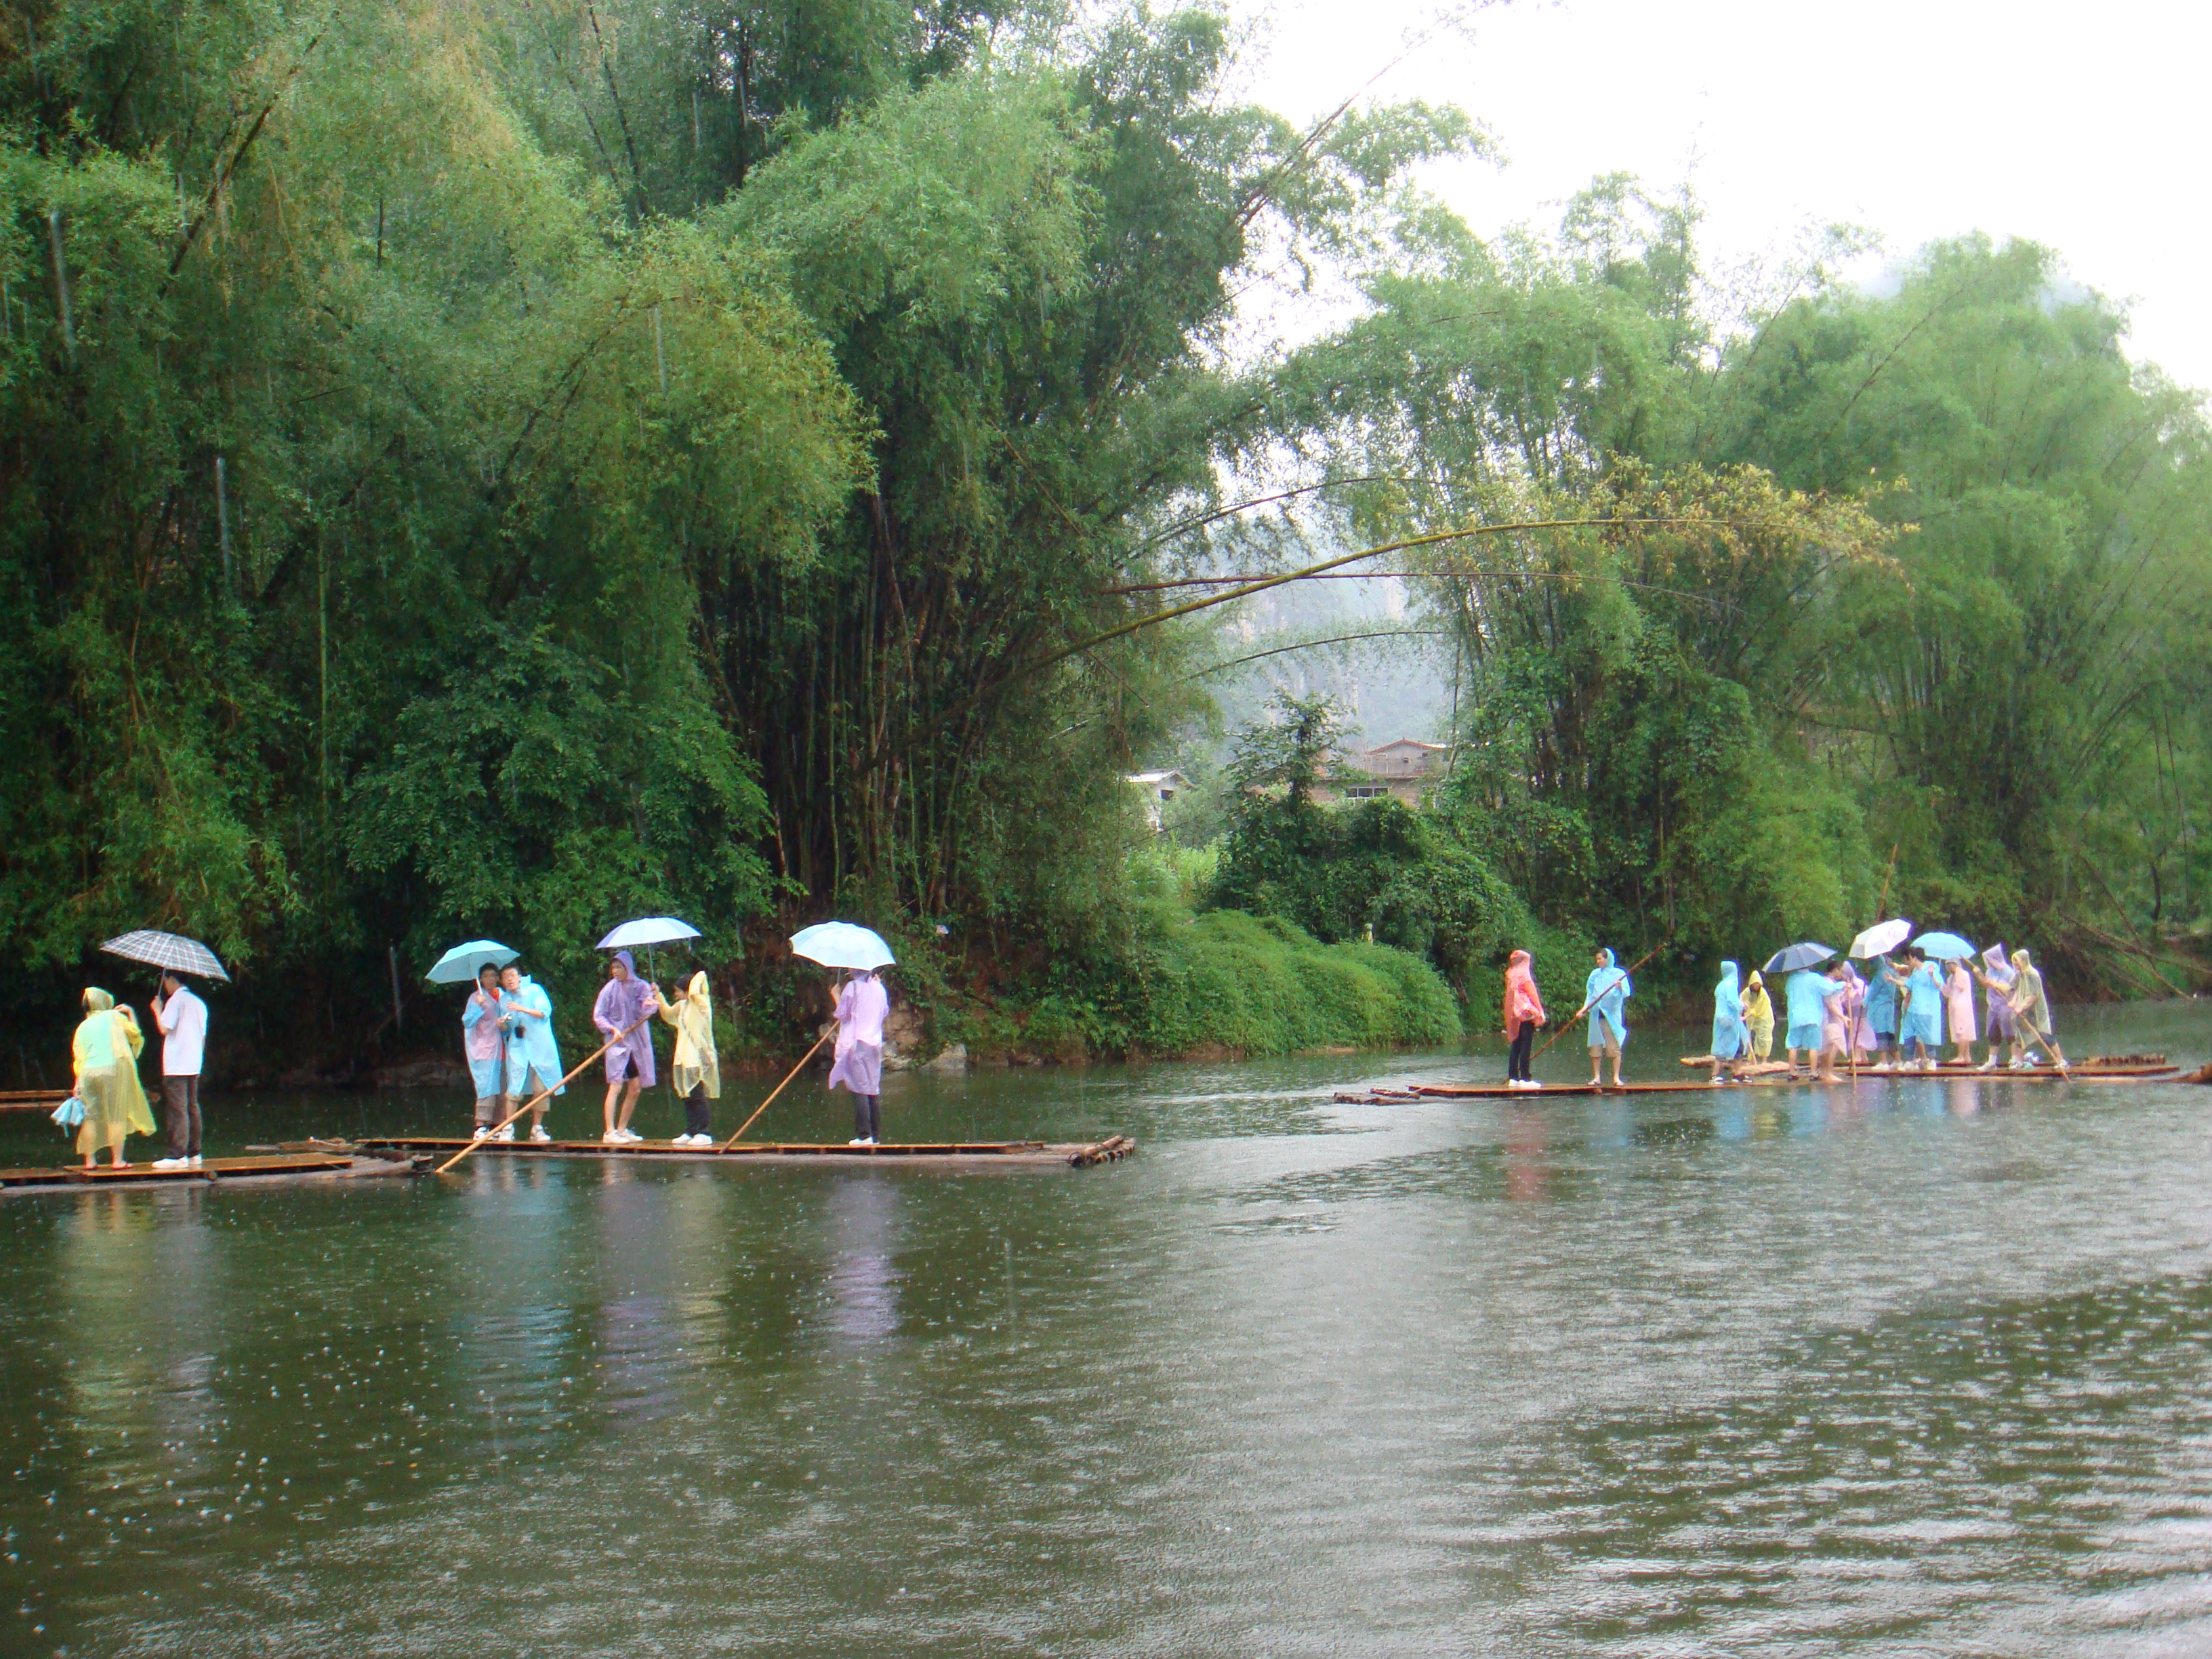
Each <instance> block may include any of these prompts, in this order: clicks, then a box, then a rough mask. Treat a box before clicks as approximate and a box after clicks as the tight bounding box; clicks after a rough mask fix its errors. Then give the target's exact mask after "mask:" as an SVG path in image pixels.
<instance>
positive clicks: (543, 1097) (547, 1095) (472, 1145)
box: [432, 1014, 653, 1175]
mask: <svg viewBox="0 0 2212 1659" xmlns="http://www.w3.org/2000/svg"><path fill="white" fill-rule="evenodd" d="M651 1018H653V1016H652V1015H651V1014H647V1015H646V1016H645V1017H644V1018H642V1019H640V1020H639V1021H638V1022H637V1023H636V1024H634V1025H630V1026H629V1027H627V1028H625V1029H624V1030H620V1031H617V1032H616V1033H615V1034H614V1035H613V1036H611V1037H609V1038H608V1039H607V1040H606V1041H605V1042H602V1043H601V1044H600V1045H599V1047H598V1048H594V1049H593V1050H592V1052H591V1053H590V1054H586V1056H585V1057H584V1059H583V1060H581V1061H580V1063H579V1064H578V1065H577V1066H576V1069H575V1070H574V1071H573V1072H571V1073H568V1076H566V1077H564V1078H562V1079H561V1080H560V1081H559V1082H558V1083H556V1084H555V1085H553V1087H552V1088H550V1089H541V1090H540V1091H538V1094H537V1095H536V1096H535V1097H532V1099H531V1100H530V1101H528V1102H527V1103H525V1104H523V1105H520V1106H518V1107H516V1108H515V1109H513V1111H511V1112H509V1113H508V1114H507V1115H506V1116H505V1117H503V1118H501V1120H500V1121H498V1122H497V1123H495V1124H494V1125H493V1126H492V1129H491V1133H490V1134H483V1135H478V1136H477V1138H476V1139H473V1140H471V1141H470V1142H469V1144H468V1145H467V1146H464V1147H462V1148H461V1150H460V1151H459V1152H455V1153H454V1154H453V1156H452V1157H451V1158H447V1160H446V1161H445V1162H444V1163H443V1164H440V1165H439V1166H438V1167H437V1169H436V1170H434V1171H433V1172H432V1173H433V1174H436V1175H443V1174H445V1173H446V1171H447V1170H450V1169H452V1168H453V1165H455V1164H459V1162H460V1161H461V1160H462V1159H463V1158H466V1157H467V1156H468V1155H469V1154H470V1153H471V1152H474V1151H476V1149H477V1147H479V1146H483V1144H484V1142H485V1141H487V1140H489V1139H491V1137H492V1135H495V1134H497V1133H499V1132H500V1131H501V1129H504V1128H505V1127H507V1125H508V1124H510V1123H512V1122H513V1121H514V1120H515V1119H517V1118H519V1117H520V1116H521V1115H523V1114H524V1113H525V1112H527V1111H532V1110H534V1109H536V1108H537V1107H538V1104H539V1103H541V1102H544V1101H547V1100H550V1099H551V1098H552V1097H553V1096H554V1095H555V1093H556V1092H557V1091H560V1090H562V1089H565V1088H567V1087H568V1085H570V1084H571V1083H573V1082H574V1081H575V1080H576V1079H577V1078H578V1077H579V1076H580V1075H581V1074H582V1073H583V1070H584V1067H585V1066H589V1065H590V1064H591V1063H592V1061H593V1060H597V1059H598V1058H599V1056H600V1055H601V1054H605V1053H606V1051H607V1050H608V1049H610V1048H613V1047H614V1046H615V1044H617V1042H621V1041H622V1040H623V1038H624V1037H626V1036H629V1034H630V1032H632V1031H635V1030H637V1028H638V1026H639V1025H642V1024H645V1023H646V1021H647V1020H649V1019H651Z"/></svg>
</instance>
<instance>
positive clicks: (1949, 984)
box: [1943, 962, 1974, 1042]
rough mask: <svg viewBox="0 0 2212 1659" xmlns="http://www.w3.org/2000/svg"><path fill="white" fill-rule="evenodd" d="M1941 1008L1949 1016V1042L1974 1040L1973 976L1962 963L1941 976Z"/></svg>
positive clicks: (1951, 967) (1957, 963)
mask: <svg viewBox="0 0 2212 1659" xmlns="http://www.w3.org/2000/svg"><path fill="white" fill-rule="evenodd" d="M1943 1006H1944V1009H1945V1011H1946V1012H1948V1014H1949V1016H1950V1026H1951V1041H1952V1042H1972V1041H1973V1040H1974V976H1973V975H1972V974H1970V973H1968V972H1967V971H1966V963H1963V962H1954V963H1952V964H1951V965H1950V967H1949V969H1948V970H1947V971H1946V972H1945V973H1944V975H1943Z"/></svg>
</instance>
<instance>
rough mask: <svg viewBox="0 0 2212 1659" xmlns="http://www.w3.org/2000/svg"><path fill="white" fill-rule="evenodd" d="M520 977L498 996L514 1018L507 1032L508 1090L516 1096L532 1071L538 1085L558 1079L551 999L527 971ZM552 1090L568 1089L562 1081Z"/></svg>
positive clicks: (560, 1092)
mask: <svg viewBox="0 0 2212 1659" xmlns="http://www.w3.org/2000/svg"><path fill="white" fill-rule="evenodd" d="M520 979H521V981H522V982H521V983H520V985H518V986H516V987H515V988H514V989H513V990H512V991H508V992H506V993H504V994H501V998H500V1004H501V1006H502V1007H503V1008H505V1009H506V1011H507V1016H508V1018H510V1019H512V1020H513V1024H512V1025H510V1026H509V1027H508V1028H507V1093H509V1094H511V1095H513V1096H514V1097H516V1098H517V1099H518V1100H519V1099H520V1098H521V1097H522V1092H523V1089H522V1085H524V1083H525V1082H526V1081H527V1080H528V1079H529V1076H530V1073H532V1072H535V1073H538V1086H539V1087H540V1088H544V1087H546V1086H548V1085H552V1084H556V1083H560V1081H561V1045H560V1044H559V1043H557V1042H555V1041H554V1040H553V999H552V998H551V997H550V996H548V995H546V994H545V987H544V986H542V985H540V984H539V983H538V981H536V980H533V979H532V978H531V977H530V975H527V974H524V975H520ZM532 1092H535V1091H532ZM553 1092H554V1093H555V1094H556V1095H565V1094H567V1093H568V1088H567V1085H562V1087H560V1088H557V1089H555V1090H554V1091H553Z"/></svg>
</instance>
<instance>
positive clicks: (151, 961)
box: [100, 927, 230, 984]
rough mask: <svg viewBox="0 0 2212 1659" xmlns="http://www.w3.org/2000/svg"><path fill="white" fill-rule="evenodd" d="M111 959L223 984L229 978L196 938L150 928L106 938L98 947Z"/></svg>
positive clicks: (213, 954) (212, 953)
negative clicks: (139, 963) (144, 964)
mask: <svg viewBox="0 0 2212 1659" xmlns="http://www.w3.org/2000/svg"><path fill="white" fill-rule="evenodd" d="M100 949H101V950H103V951H106V952H107V954H108V955H109V956H111V957H122V958H123V959H124V960H125V962H143V963H146V964H147V965H148V966H149V967H152V968H166V969H170V970H171V971H172V972H174V973H179V974H197V975H199V976H200V977H201V978H202V979H219V980H222V981H223V982H224V983H225V984H228V983H229V982H230V975H228V974H226V973H224V972H223V971H222V963H220V962H217V961H216V956H215V952H214V951H210V950H209V949H208V948H207V946H206V945H203V944H201V943H200V942H199V941H198V940H197V939H186V938H185V936H184V935H183V934H182V933H155V931H154V930H153V929H152V928H150V927H141V928H140V929H139V930H138V931H137V933H125V934H123V935H121V936H120V937H118V938H116V939H109V940H108V941H107V942H106V944H104V945H101V946H100Z"/></svg>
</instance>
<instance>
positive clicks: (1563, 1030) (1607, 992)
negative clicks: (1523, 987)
mask: <svg viewBox="0 0 2212 1659" xmlns="http://www.w3.org/2000/svg"><path fill="white" fill-rule="evenodd" d="M1672 938H1674V935H1673V934H1672V933H1669V934H1668V935H1667V939H1672ZM1667 939H1661V940H1660V941H1659V942H1658V943H1657V944H1656V945H1653V946H1652V947H1651V948H1650V950H1648V951H1645V952H1644V954H1643V955H1642V956H1640V957H1638V958H1637V959H1636V960H1635V961H1634V962H1632V963H1629V964H1628V966H1627V967H1626V968H1624V969H1621V970H1620V979H1616V980H1614V981H1613V985H1618V984H1620V981H1621V980H1625V979H1626V978H1627V977H1628V976H1629V975H1631V974H1632V973H1634V972H1635V971H1636V970H1637V969H1638V968H1641V967H1642V966H1643V965H1644V963H1647V962H1649V961H1650V960H1651V958H1652V957H1656V956H1657V955H1658V954H1659V953H1660V952H1661V951H1663V950H1665V949H1666V948H1667ZM1613 985H1608V986H1607V987H1605V989H1604V990H1602V991H1600V992H1599V993H1598V996H1599V997H1607V996H1611V995H1612V994H1613ZM1596 1002H1597V998H1596V997H1593V998H1591V999H1590V1000H1589V1001H1588V1002H1585V1003H1584V1004H1583V1006H1581V1007H1579V1008H1577V1009H1576V1010H1575V1011H1574V1012H1572V1013H1571V1014H1569V1015H1568V1016H1567V1018H1566V1020H1565V1023H1564V1024H1561V1025H1560V1027H1559V1030H1556V1031H1554V1032H1553V1033H1552V1042H1558V1041H1559V1039H1560V1038H1561V1037H1563V1036H1566V1034H1567V1033H1568V1031H1569V1030H1571V1029H1573V1026H1574V1023H1575V1022H1576V1021H1577V1020H1578V1019H1580V1018H1582V1017H1583V1015H1584V1014H1586V1013H1588V1012H1589V1011H1590V1010H1591V1008H1593V1007H1594V1006H1596ZM1552 1042H1547V1043H1546V1044H1545V1045H1544V1046H1543V1047H1542V1048H1539V1049H1537V1050H1536V1052H1535V1053H1534V1054H1531V1055H1529V1056H1528V1063H1529V1064H1530V1065H1531V1066H1534V1064H1535V1063H1536V1062H1537V1061H1538V1060H1541V1059H1543V1057H1544V1056H1545V1055H1546V1054H1548V1053H1550V1052H1551V1048H1552Z"/></svg>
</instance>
